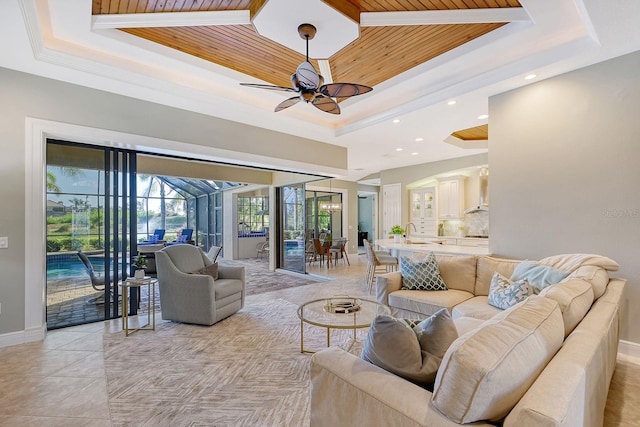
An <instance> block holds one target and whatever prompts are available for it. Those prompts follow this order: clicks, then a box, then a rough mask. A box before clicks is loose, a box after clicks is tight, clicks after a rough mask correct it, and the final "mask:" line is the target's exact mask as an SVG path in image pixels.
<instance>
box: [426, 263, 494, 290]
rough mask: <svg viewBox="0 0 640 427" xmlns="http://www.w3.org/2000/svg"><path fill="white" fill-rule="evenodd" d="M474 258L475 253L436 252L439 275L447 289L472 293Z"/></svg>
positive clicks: (474, 272)
mask: <svg viewBox="0 0 640 427" xmlns="http://www.w3.org/2000/svg"><path fill="white" fill-rule="evenodd" d="M476 258H477V257H476V256H475V255H445V254H436V260H437V261H438V268H439V270H440V276H441V277H442V280H444V283H445V284H446V285H447V288H448V289H457V290H459V291H467V292H471V293H473V290H474V286H475V281H476ZM489 279H491V278H489ZM487 289H488V288H487Z"/></svg>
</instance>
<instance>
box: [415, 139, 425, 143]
mask: <svg viewBox="0 0 640 427" xmlns="http://www.w3.org/2000/svg"><path fill="white" fill-rule="evenodd" d="M420 141H424V138H416V142H420Z"/></svg>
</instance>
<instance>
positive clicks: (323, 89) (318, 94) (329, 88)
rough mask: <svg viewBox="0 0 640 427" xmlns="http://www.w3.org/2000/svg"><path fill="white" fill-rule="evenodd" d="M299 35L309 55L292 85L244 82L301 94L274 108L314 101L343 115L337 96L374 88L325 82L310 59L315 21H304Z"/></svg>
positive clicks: (294, 77) (249, 85)
mask: <svg viewBox="0 0 640 427" xmlns="http://www.w3.org/2000/svg"><path fill="white" fill-rule="evenodd" d="M298 34H299V35H300V37H301V38H302V39H304V40H305V41H306V44H307V55H306V59H305V61H304V62H303V63H301V64H300V65H298V68H297V69H296V72H295V73H293V74H292V75H291V86H292V87H283V86H273V85H264V84H254V83H240V84H241V85H242V86H248V87H255V88H259V89H269V90H277V91H282V92H294V93H297V95H296V96H293V97H291V98H289V99H285V100H284V101H282V102H281V103H280V104H278V105H277V106H276V108H275V110H274V111H276V112H278V111H282V110H284V109H285V108H289V107H291V106H292V105H295V104H297V103H298V102H300V101H304V102H306V103H311V104H312V105H313V106H314V107H316V108H317V109H319V110H321V111H324V112H325V113H330V114H340V107H339V106H338V103H337V102H336V101H335V100H334V99H333V98H349V97H351V96H356V95H362V94H363V93H367V92H370V91H372V90H373V88H372V87H369V86H365V85H360V84H356V83H329V84H324V78H323V77H322V76H321V75H320V74H318V72H317V71H316V69H315V68H314V67H313V64H311V62H309V40H311V39H313V38H314V37H315V35H316V27H314V26H313V25H311V24H300V25H299V26H298Z"/></svg>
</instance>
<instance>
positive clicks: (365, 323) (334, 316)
mask: <svg viewBox="0 0 640 427" xmlns="http://www.w3.org/2000/svg"><path fill="white" fill-rule="evenodd" d="M381 314H386V315H389V314H391V310H390V309H389V307H388V306H386V305H384V304H380V303H378V302H376V301H370V300H366V299H362V298H356V297H350V296H333V297H329V298H322V299H316V300H313V301H309V302H306V303H304V304H302V305H301V306H300V307H298V317H299V318H300V352H301V353H315V351H312V350H307V349H305V347H304V324H305V323H308V324H309V325H313V326H319V327H321V328H326V329H327V347H330V346H331V329H352V330H353V336H352V339H351V342H350V343H349V346H348V348H347V351H351V348H352V347H353V344H355V342H356V330H357V329H362V328H368V327H369V326H371V322H372V321H373V319H375V317H376V316H378V315H381Z"/></svg>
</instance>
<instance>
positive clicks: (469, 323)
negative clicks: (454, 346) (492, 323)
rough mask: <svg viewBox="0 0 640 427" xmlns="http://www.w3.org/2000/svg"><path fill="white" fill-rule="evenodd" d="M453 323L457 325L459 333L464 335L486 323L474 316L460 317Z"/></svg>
mask: <svg viewBox="0 0 640 427" xmlns="http://www.w3.org/2000/svg"><path fill="white" fill-rule="evenodd" d="M453 323H455V325H456V329H457V330H458V335H464V334H466V333H467V332H469V331H472V330H474V329H478V328H479V327H480V325H482V324H483V323H484V320H482V319H476V318H474V317H458V318H457V319H455V320H454V321H453Z"/></svg>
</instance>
